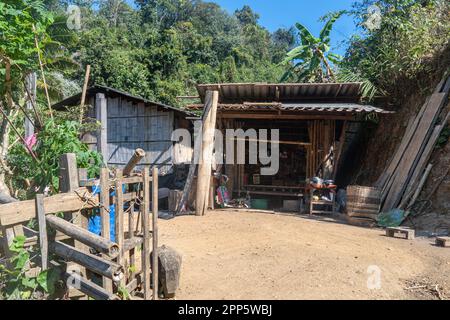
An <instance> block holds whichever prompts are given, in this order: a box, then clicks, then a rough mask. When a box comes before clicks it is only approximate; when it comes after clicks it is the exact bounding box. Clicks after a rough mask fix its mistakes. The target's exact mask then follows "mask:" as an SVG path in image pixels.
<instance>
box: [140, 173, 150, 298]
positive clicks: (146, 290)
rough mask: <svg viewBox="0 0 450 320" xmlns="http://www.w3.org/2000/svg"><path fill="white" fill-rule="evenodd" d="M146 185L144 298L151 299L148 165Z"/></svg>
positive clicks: (144, 199) (144, 211) (144, 189)
mask: <svg viewBox="0 0 450 320" xmlns="http://www.w3.org/2000/svg"><path fill="white" fill-rule="evenodd" d="M143 175H144V186H143V193H144V195H143V200H142V204H141V210H142V212H141V214H142V231H143V234H144V239H143V249H142V257H141V262H142V273H143V278H144V298H145V300H150V298H151V289H150V235H149V232H150V221H149V220H150V219H149V213H150V206H149V202H150V201H149V200H150V199H149V197H150V179H149V178H150V170H149V168H148V167H145V168H144V172H143Z"/></svg>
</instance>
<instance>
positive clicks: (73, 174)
mask: <svg viewBox="0 0 450 320" xmlns="http://www.w3.org/2000/svg"><path fill="white" fill-rule="evenodd" d="M79 186H80V182H79V176H78V167H77V157H76V155H75V153H65V154H63V155H61V157H60V158H59V191H60V192H62V193H66V192H72V191H74V190H76V189H77V188H78V187H79ZM68 216H69V218H70V220H72V221H73V223H74V224H76V225H78V226H80V227H81V226H83V225H86V226H87V225H88V218H87V216H85V215H83V213H82V212H79V211H76V212H70V213H68ZM74 245H75V248H78V249H79V250H81V251H85V252H88V248H87V247H86V246H85V245H84V244H83V243H82V242H79V241H78V240H74ZM80 272H81V274H82V275H86V270H85V269H84V268H80ZM71 294H74V293H72V292H71V293H70V294H69V295H71Z"/></svg>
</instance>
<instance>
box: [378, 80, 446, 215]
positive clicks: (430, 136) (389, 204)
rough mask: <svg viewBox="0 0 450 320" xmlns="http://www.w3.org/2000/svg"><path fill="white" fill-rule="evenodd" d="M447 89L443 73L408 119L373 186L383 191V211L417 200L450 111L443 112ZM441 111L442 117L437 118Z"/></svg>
mask: <svg viewBox="0 0 450 320" xmlns="http://www.w3.org/2000/svg"><path fill="white" fill-rule="evenodd" d="M449 91H450V77H448V76H447V75H446V76H445V77H444V78H443V79H442V80H441V82H440V83H439V84H438V86H437V87H436V89H435V91H434V92H433V94H432V95H431V96H430V97H428V99H427V101H426V102H425V104H424V105H423V106H422V108H421V109H420V111H419V113H418V114H417V116H416V117H415V118H414V120H412V121H410V123H409V125H408V127H407V129H406V132H405V134H404V136H403V139H402V141H401V143H400V146H399V147H398V149H397V151H396V152H395V154H394V156H393V158H392V160H391V162H390V164H389V166H388V167H387V169H386V170H385V171H384V173H383V174H382V175H381V176H380V178H379V179H378V181H377V183H376V185H375V186H376V187H377V188H380V189H381V190H382V207H381V211H382V212H387V211H389V210H391V209H394V208H401V209H404V208H408V207H410V206H411V205H412V204H413V203H414V201H415V200H416V199H417V196H418V195H419V193H420V191H421V189H422V187H423V185H424V183H425V181H426V178H427V176H428V174H429V173H430V170H431V167H430V166H428V161H429V159H430V156H431V154H432V152H433V149H434V147H435V145H436V143H437V140H438V138H439V136H440V134H441V132H442V130H443V129H444V127H445V126H446V124H447V123H448V120H449V116H450V112H448V110H447V112H446V111H443V107H444V105H446V102H447V99H448V94H449ZM443 112H444V117H441V119H439V118H440V117H439V115H440V114H442V113H443ZM445 115H446V116H445ZM442 118H443V119H442Z"/></svg>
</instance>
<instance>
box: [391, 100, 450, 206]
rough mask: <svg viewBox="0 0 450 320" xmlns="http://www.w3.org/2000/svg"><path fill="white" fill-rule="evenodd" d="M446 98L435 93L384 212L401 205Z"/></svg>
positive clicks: (395, 180) (400, 167)
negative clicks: (411, 176)
mask: <svg viewBox="0 0 450 320" xmlns="http://www.w3.org/2000/svg"><path fill="white" fill-rule="evenodd" d="M446 96H447V94H446V93H434V94H433V95H432V96H431V98H430V101H429V102H428V106H427V109H426V110H425V113H424V114H423V116H422V119H421V120H420V122H419V124H418V126H417V129H416V132H415V134H414V137H413V139H412V141H411V143H410V144H409V146H408V148H407V150H406V152H405V154H404V155H403V157H402V159H401V160H400V163H399V166H398V169H397V173H396V177H395V179H394V181H393V183H392V186H391V188H390V189H389V190H387V191H388V193H387V196H386V200H385V202H384V205H383V211H388V210H390V209H393V208H395V207H396V206H397V205H398V204H399V202H400V200H401V196H402V194H403V192H404V190H405V188H406V184H407V183H408V180H409V178H410V174H411V170H412V167H413V164H414V162H415V160H416V158H417V157H419V156H420V153H421V152H420V151H421V150H423V149H422V148H423V145H424V141H425V140H426V138H427V136H428V135H429V133H430V130H432V126H433V123H434V122H435V121H436V118H437V116H438V114H439V111H440V110H441V107H442V105H443V103H444V100H445V98H446Z"/></svg>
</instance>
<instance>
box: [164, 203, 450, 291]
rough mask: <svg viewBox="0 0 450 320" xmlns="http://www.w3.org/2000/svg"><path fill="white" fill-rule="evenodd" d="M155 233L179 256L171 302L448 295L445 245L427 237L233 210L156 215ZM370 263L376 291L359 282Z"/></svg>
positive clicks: (448, 258) (449, 259) (448, 253)
mask: <svg viewBox="0 0 450 320" xmlns="http://www.w3.org/2000/svg"><path fill="white" fill-rule="evenodd" d="M159 230H160V231H159V234H160V242H159V243H160V244H166V245H169V246H171V247H173V248H175V249H176V250H177V251H178V252H180V253H181V254H182V256H183V263H182V272H181V280H180V288H179V291H178V293H177V297H176V298H177V299H417V298H424V299H438V298H441V299H445V298H450V290H449V288H450V249H448V248H439V247H436V246H434V245H433V242H434V239H431V238H417V239H416V240H412V241H411V240H403V239H394V238H388V237H386V236H385V235H384V231H383V230H381V229H365V228H360V227H355V226H349V225H345V224H341V223H336V222H330V221H324V220H323V219H318V218H309V217H308V216H294V215H286V214H269V213H262V212H249V211H233V210H220V211H214V212H209V213H208V215H207V216H205V217H195V216H180V217H176V218H175V219H171V220H162V219H160V220H159ZM370 266H372V267H370ZM373 266H377V267H378V268H379V270H381V274H380V279H381V287H380V288H379V289H368V286H367V283H368V279H369V282H370V283H375V282H373V281H371V280H374V279H376V275H375V274H374V273H370V274H369V273H368V271H369V272H372V271H371V270H376V268H377V267H373ZM369 267H370V268H369ZM368 268H369V270H368ZM374 268H375V269H374Z"/></svg>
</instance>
